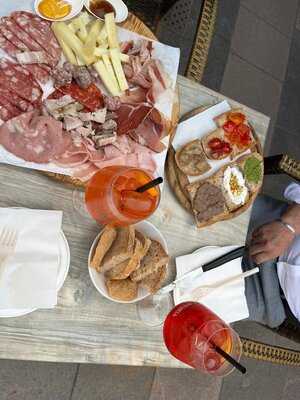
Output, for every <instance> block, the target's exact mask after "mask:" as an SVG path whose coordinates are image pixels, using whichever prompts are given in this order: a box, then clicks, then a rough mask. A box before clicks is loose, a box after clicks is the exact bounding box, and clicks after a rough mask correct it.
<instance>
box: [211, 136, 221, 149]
mask: <svg viewBox="0 0 300 400" xmlns="http://www.w3.org/2000/svg"><path fill="white" fill-rule="evenodd" d="M207 144H208V147H209V148H210V149H212V150H214V149H219V148H221V147H222V140H221V139H219V138H213V139H211V140H210V141H209V142H208V143H207Z"/></svg>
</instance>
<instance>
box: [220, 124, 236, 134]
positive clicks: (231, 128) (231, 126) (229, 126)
mask: <svg viewBox="0 0 300 400" xmlns="http://www.w3.org/2000/svg"><path fill="white" fill-rule="evenodd" d="M235 128H236V124H235V123H234V122H232V121H227V122H225V124H224V125H223V129H224V131H225V132H228V133H231V132H233V131H234V130H235Z"/></svg>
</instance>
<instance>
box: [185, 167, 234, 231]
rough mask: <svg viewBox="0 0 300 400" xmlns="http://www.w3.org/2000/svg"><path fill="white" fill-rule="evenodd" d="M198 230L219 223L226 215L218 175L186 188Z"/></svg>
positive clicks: (226, 211) (226, 209)
mask: <svg viewBox="0 0 300 400" xmlns="http://www.w3.org/2000/svg"><path fill="white" fill-rule="evenodd" d="M186 189H187V192H188V194H189V196H190V200H191V204H192V209H193V213H194V216H195V220H196V224H197V227H198V228H201V227H203V226H206V225H210V224H213V223H215V222H217V221H221V220H222V219H224V217H225V216H227V215H228V213H229V211H228V208H227V206H226V199H225V196H224V193H223V190H222V181H221V179H220V175H217V174H214V175H212V176H211V177H209V178H207V179H205V180H201V181H197V182H194V183H191V184H190V185H187V186H186Z"/></svg>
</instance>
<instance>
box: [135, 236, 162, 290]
mask: <svg viewBox="0 0 300 400" xmlns="http://www.w3.org/2000/svg"><path fill="white" fill-rule="evenodd" d="M168 261H169V256H168V254H167V253H166V252H165V249H164V248H163V246H162V245H161V244H160V243H159V242H157V241H156V240H152V241H151V245H150V247H149V250H148V252H147V254H146V255H145V257H144V258H143V259H142V261H141V266H140V268H139V269H137V270H136V271H134V272H133V273H132V274H131V275H130V278H131V279H132V280H133V281H134V282H138V281H141V280H142V279H144V278H146V277H147V276H148V275H150V274H152V273H153V272H156V271H157V270H158V269H159V268H160V267H161V266H162V265H165V264H167V263H168Z"/></svg>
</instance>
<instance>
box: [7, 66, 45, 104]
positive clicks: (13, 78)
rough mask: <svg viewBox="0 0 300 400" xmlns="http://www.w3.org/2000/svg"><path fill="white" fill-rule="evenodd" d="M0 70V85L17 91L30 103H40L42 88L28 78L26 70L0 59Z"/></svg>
mask: <svg viewBox="0 0 300 400" xmlns="http://www.w3.org/2000/svg"><path fill="white" fill-rule="evenodd" d="M0 72H1V73H0V87H4V88H5V89H7V90H10V91H13V92H15V93H17V95H18V96H20V97H22V98H23V99H25V100H27V101H29V102H30V103H32V104H35V105H39V104H40V102H41V98H42V90H41V88H40V87H39V86H38V84H37V83H36V82H35V81H34V80H33V79H28V78H30V74H29V72H28V71H24V70H23V69H22V67H21V66H19V65H16V64H13V63H11V62H9V61H7V60H3V59H2V60H1V63H0Z"/></svg>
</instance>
